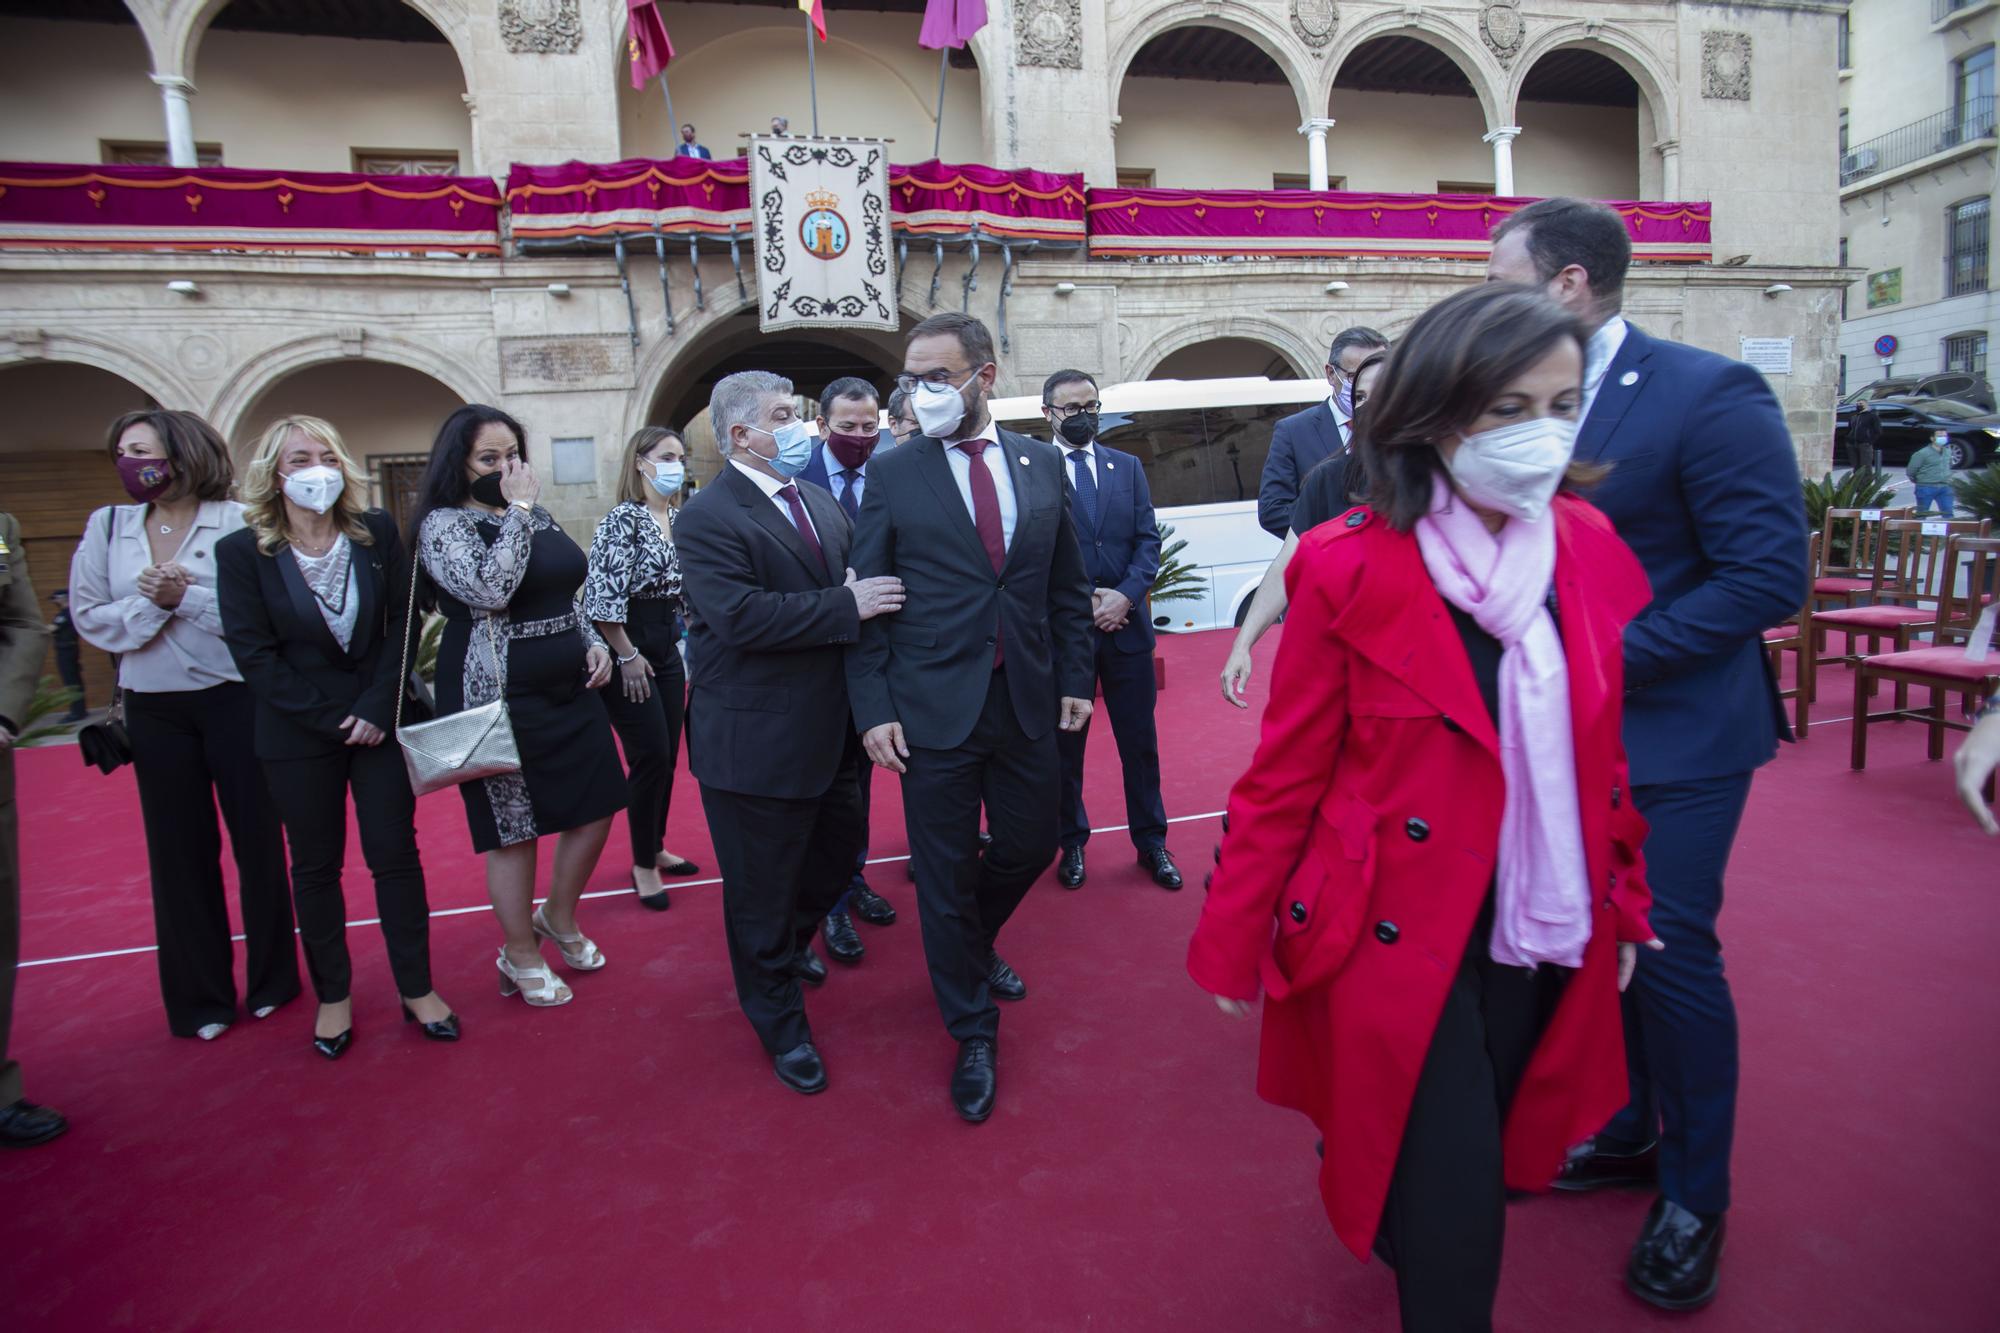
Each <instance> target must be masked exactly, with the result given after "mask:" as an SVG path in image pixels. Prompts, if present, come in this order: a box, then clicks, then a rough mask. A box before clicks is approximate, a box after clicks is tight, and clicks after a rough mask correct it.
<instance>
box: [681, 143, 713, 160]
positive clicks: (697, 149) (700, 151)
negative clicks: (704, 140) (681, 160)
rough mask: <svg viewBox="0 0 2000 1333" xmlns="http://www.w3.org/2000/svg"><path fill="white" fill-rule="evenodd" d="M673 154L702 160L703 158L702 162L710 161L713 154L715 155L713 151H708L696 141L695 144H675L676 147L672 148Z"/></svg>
mask: <svg viewBox="0 0 2000 1333" xmlns="http://www.w3.org/2000/svg"><path fill="white" fill-rule="evenodd" d="M674 156H675V157H698V158H700V159H702V160H703V161H704V162H706V161H711V160H713V158H714V156H715V155H714V154H713V153H711V152H709V151H708V150H707V149H706V148H703V147H702V146H701V145H700V144H698V143H697V144H689V143H683V144H680V145H679V146H677V147H676V148H675V149H674Z"/></svg>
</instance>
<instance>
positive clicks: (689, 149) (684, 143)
mask: <svg viewBox="0 0 2000 1333" xmlns="http://www.w3.org/2000/svg"><path fill="white" fill-rule="evenodd" d="M674 156H675V157H699V158H704V159H709V160H713V158H714V154H712V153H710V152H709V151H708V150H707V149H706V148H703V147H702V146H701V144H699V143H698V142H696V141H695V137H694V124H693V122H689V123H688V124H686V125H683V126H681V142H680V146H679V147H678V148H676V149H674Z"/></svg>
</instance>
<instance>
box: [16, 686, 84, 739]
mask: <svg viewBox="0 0 2000 1333" xmlns="http://www.w3.org/2000/svg"><path fill="white" fill-rule="evenodd" d="M77 693H78V692H77V691H76V690H73V689H71V688H70V687H69V686H67V685H63V684H61V683H59V682H58V681H57V680H56V678H55V677H54V676H43V677H42V678H41V680H40V681H38V682H36V685H35V697H34V698H33V699H32V700H31V701H30V702H29V704H28V715H27V716H26V717H24V718H21V719H20V725H21V734H20V735H19V736H17V737H16V738H15V740H14V743H15V744H16V745H32V744H34V743H35V742H36V741H44V740H47V739H49V738H50V737H51V736H61V735H64V734H66V733H67V732H68V731H69V725H68V724H67V723H65V722H63V721H62V715H63V714H64V713H66V712H68V711H69V706H70V705H71V704H73V703H75V702H76V700H77Z"/></svg>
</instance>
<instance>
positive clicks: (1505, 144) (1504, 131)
mask: <svg viewBox="0 0 2000 1333" xmlns="http://www.w3.org/2000/svg"><path fill="white" fill-rule="evenodd" d="M1520 134H1521V127H1520V126H1519V125H1507V126H1503V127H1502V128H1500V129H1497V130H1494V131H1493V132H1492V133H1491V134H1488V135H1486V136H1485V137H1484V139H1483V142H1485V143H1490V144H1492V145H1493V193H1494V194H1496V195H1499V196H1501V197H1502V198H1505V197H1506V196H1508V195H1511V194H1513V193H1514V140H1515V139H1517V138H1519V137H1520Z"/></svg>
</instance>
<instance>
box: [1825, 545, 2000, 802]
mask: <svg viewBox="0 0 2000 1333" xmlns="http://www.w3.org/2000/svg"><path fill="white" fill-rule="evenodd" d="M1943 563H1944V566H1945V571H1944V574H1943V596H1942V599H1941V601H1940V603H1939V607H1938V614H1937V622H1936V625H1935V627H1934V628H1933V629H1932V630H1931V635H1932V641H1931V643H1930V645H1929V646H1927V647H1922V648H1909V649H1906V650H1904V651H1902V652H1894V653H1877V654H1873V655H1870V656H1868V657H1864V658H1862V659H1861V663H1860V665H1859V667H1858V668H1857V669H1856V671H1855V673H1854V749H1853V754H1852V756H1851V757H1850V759H1849V763H1850V765H1851V766H1852V767H1854V768H1865V767H1867V765H1868V727H1869V725H1870V724H1871V723H1875V722H1887V721H1891V720H1897V719H1902V718H1910V719H1913V720H1918V721H1922V722H1923V723H1925V724H1926V726H1927V727H1928V729H1929V733H1930V737H1929V738H1930V757H1931V758H1933V759H1942V758H1944V733H1945V729H1946V728H1947V727H1949V728H1950V729H1951V730H1953V731H1967V730H1970V724H1969V723H1965V722H1954V721H1951V720H1949V719H1947V718H1946V717H1945V701H1946V699H1947V698H1948V697H1949V696H1951V695H1954V694H1956V695H1960V696H1962V697H1963V699H1964V700H1965V706H1966V711H1967V712H1968V713H1969V712H1970V711H1972V709H1973V707H1974V706H1975V705H1976V704H1978V703H1981V702H1983V701H1984V700H1986V699H1989V698H1991V697H1992V696H1993V695H1994V694H1995V693H1996V692H2000V652H1994V651H1990V650H1989V651H1988V652H1987V653H1986V655H1985V657H1984V658H1983V659H1982V660H1979V661H1974V660H1973V659H1972V658H1971V657H1968V656H1967V655H1966V644H1967V641H1968V640H1970V639H1971V638H1972V631H1973V628H1974V626H1975V625H1976V624H1977V623H1978V620H1979V615H1980V612H1982V611H1984V610H1985V609H1986V608H1987V607H1988V606H1989V605H1991V604H1992V603H1993V601H1994V597H1995V594H1996V592H2000V538H1996V537H1987V536H1978V537H1949V538H1947V539H1946V541H1945V554H1944V560H1943ZM1884 680H1886V681H1891V682H1893V683H1894V684H1895V685H1896V687H1897V706H1896V707H1895V708H1892V709H1890V710H1889V711H1888V712H1885V713H1873V714H1871V713H1870V712H1869V711H1868V696H1869V695H1870V694H1872V693H1874V690H1875V686H1876V684H1877V683H1878V682H1880V681H1884ZM1912 685H1921V686H1926V687H1928V688H1929V690H1930V692H1931V699H1930V706H1929V707H1928V708H1925V709H1921V710H1920V709H1915V708H1910V707H1908V706H1907V700H1906V699H1905V697H1904V696H1906V695H1907V693H1908V690H1909V687H1910V686H1912Z"/></svg>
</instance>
